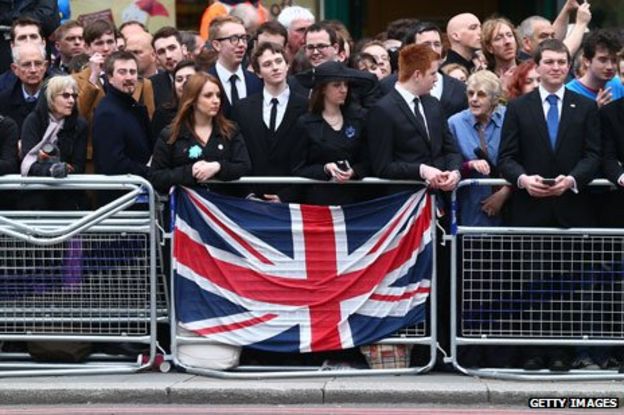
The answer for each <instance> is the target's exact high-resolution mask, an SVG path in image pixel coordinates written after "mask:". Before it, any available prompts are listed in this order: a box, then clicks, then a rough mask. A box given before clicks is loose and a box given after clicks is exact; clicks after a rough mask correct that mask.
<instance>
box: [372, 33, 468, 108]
mask: <svg viewBox="0 0 624 415" xmlns="http://www.w3.org/2000/svg"><path fill="white" fill-rule="evenodd" d="M413 43H415V44H417V45H427V46H429V47H430V48H431V49H433V50H434V52H436V53H437V54H439V55H440V56H443V53H442V52H443V48H442V32H440V28H439V27H438V26H436V25H435V24H433V23H431V22H420V23H418V24H416V25H415V26H414V28H413V29H412V31H411V32H410V34H409V35H407V38H406V40H405V45H406V46H407V45H410V44H413ZM397 79H398V76H397V74H396V73H394V74H391V75H389V76H387V77H386V78H385V79H383V80H382V81H381V82H380V83H379V87H380V89H381V91H382V93H383V95H385V94H387V93H388V92H390V91H391V90H392V89H393V88H394V84H395V83H396V82H397ZM430 94H431V96H433V97H435V98H437V99H438V100H439V101H440V103H441V104H442V112H443V113H444V116H445V117H446V118H449V117H450V116H451V115H453V114H456V113H458V112H460V111H463V110H465V109H466V108H468V99H467V98H466V84H465V83H464V82H461V81H459V80H457V79H455V78H453V77H451V76H448V75H446V74H444V73H442V72H438V74H437V79H436V83H435V85H434V87H433V88H432V89H431V92H430Z"/></svg>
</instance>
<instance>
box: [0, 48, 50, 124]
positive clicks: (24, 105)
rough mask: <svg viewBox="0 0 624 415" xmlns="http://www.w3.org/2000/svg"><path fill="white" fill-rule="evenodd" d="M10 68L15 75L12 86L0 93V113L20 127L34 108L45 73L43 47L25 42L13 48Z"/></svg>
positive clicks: (45, 65) (45, 64)
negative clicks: (15, 78) (12, 60)
mask: <svg viewBox="0 0 624 415" xmlns="http://www.w3.org/2000/svg"><path fill="white" fill-rule="evenodd" d="M13 58H14V60H15V62H14V63H12V64H11V69H12V70H13V72H14V73H15V75H16V76H17V82H15V84H14V85H13V88H11V89H9V90H7V91H4V92H2V93H0V114H2V115H6V116H9V117H11V118H12V119H13V121H15V122H16V123H17V126H18V128H19V129H20V131H21V129H22V124H23V123H24V120H25V119H26V117H27V116H28V114H30V112H31V111H32V110H33V109H34V108H35V104H36V102H37V99H38V98H39V95H40V94H41V86H42V85H43V79H44V77H45V74H46V69H47V61H46V59H45V49H44V47H43V45H41V44H34V43H26V44H23V45H20V46H15V47H14V48H13Z"/></svg>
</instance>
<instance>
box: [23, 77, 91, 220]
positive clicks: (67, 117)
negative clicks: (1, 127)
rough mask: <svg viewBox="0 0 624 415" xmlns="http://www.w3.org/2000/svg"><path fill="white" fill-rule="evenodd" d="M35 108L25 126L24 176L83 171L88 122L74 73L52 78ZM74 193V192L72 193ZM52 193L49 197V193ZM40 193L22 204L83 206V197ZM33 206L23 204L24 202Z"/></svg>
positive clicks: (58, 207) (38, 206)
mask: <svg viewBox="0 0 624 415" xmlns="http://www.w3.org/2000/svg"><path fill="white" fill-rule="evenodd" d="M41 95H42V96H40V97H39V101H38V102H37V105H36V107H35V109H34V111H33V112H31V113H30V114H29V115H28V117H27V118H26V120H25V121H24V125H23V126H22V135H21V153H20V155H21V158H22V162H21V165H20V171H21V173H22V176H48V177H58V178H61V177H65V176H67V175H68V174H72V173H73V174H76V173H84V171H85V164H86V158H87V132H88V128H87V122H86V121H85V120H84V119H83V118H81V117H79V116H78V110H77V108H76V98H77V97H78V85H77V83H76V81H75V80H74V79H73V78H72V77H71V76H55V77H52V78H50V79H49V80H48V81H47V83H46V86H45V92H44V93H43V94H41ZM72 194H73V193H72ZM48 196H50V197H48ZM52 196H53V194H49V193H41V192H38V193H37V197H34V198H30V197H28V198H26V200H24V201H23V203H22V208H42V207H45V208H48V209H74V208H81V206H80V205H81V204H82V202H83V200H82V199H83V198H82V197H76V198H64V197H58V194H57V197H52ZM24 203H26V204H29V205H32V206H23V204H24Z"/></svg>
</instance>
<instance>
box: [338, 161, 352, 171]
mask: <svg viewBox="0 0 624 415" xmlns="http://www.w3.org/2000/svg"><path fill="white" fill-rule="evenodd" d="M336 166H338V168H339V169H340V170H342V171H349V169H350V168H351V165H350V164H349V160H338V161H337V162H336Z"/></svg>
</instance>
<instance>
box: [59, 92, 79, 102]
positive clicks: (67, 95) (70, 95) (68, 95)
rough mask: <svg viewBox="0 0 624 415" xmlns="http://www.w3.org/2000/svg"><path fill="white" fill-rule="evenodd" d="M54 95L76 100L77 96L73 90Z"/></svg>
mask: <svg viewBox="0 0 624 415" xmlns="http://www.w3.org/2000/svg"><path fill="white" fill-rule="evenodd" d="M56 95H58V96H61V97H63V98H65V99H69V98H73V99H74V100H76V99H77V98H78V94H77V93H75V92H61V93H58V94H56Z"/></svg>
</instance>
